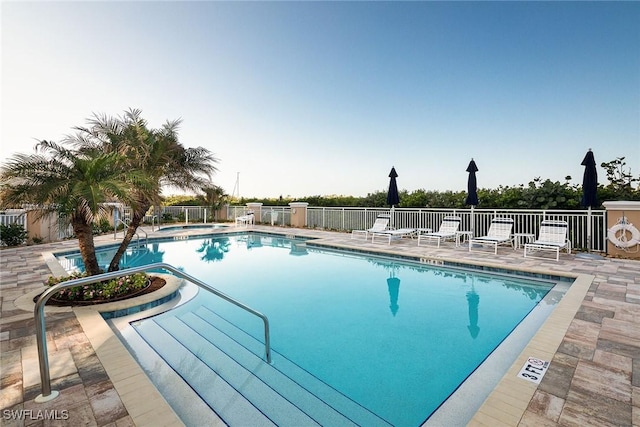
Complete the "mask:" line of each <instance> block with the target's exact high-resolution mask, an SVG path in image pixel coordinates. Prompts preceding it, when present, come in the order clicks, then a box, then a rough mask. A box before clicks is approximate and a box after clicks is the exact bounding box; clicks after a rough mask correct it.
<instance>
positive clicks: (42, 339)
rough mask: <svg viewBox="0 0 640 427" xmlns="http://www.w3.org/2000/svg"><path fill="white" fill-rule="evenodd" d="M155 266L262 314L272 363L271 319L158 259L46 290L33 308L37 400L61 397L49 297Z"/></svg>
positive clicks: (75, 280) (245, 308)
mask: <svg viewBox="0 0 640 427" xmlns="http://www.w3.org/2000/svg"><path fill="white" fill-rule="evenodd" d="M154 269H163V270H167V271H170V272H171V273H173V274H175V275H176V276H178V277H181V278H183V279H186V280H188V281H190V282H191V283H193V284H195V285H197V286H198V287H200V288H203V289H205V290H206V291H209V292H211V293H212V294H214V295H216V296H218V297H220V298H222V299H224V300H225V301H228V302H230V303H232V304H234V305H236V306H238V307H240V308H242V309H243V310H245V311H248V312H249V313H251V314H253V315H256V316H258V317H259V318H261V319H262V321H263V322H264V347H265V358H266V359H267V363H271V345H270V343H269V341H270V339H269V338H270V335H269V319H268V318H267V316H265V315H264V314H262V313H260V312H259V311H256V310H254V309H253V308H251V307H249V306H247V305H245V304H243V303H241V302H240V301H237V300H235V299H233V298H232V297H230V296H228V295H226V294H224V293H223V292H220V291H219V290H217V289H215V288H213V287H212V286H210V285H208V284H206V283H204V282H203V281H201V280H199V279H196V278H195V277H193V276H190V275H188V274H186V273H185V272H183V271H180V270H178V269H177V268H175V267H174V266H172V265H170V264H167V263H164V262H157V263H154V264H147V265H143V266H140V267H132V268H127V269H126V270H120V271H112V272H109V273H104V274H98V275H95V276H89V277H82V278H80V279H74V280H69V281H67V282H62V283H58V284H57V285H54V286H51V287H50V288H49V289H47V290H46V291H44V292H43V293H42V294H41V295H40V298H38V301H37V302H36V305H35V308H34V310H33V313H34V318H35V323H36V343H37V345H38V359H39V362H40V381H41V383H42V394H41V395H39V396H38V397H37V398H36V402H46V401H48V400H51V399H55V398H56V397H57V396H58V392H57V391H53V392H52V391H51V377H50V374H49V358H48V355H47V338H46V326H45V321H44V307H45V304H46V303H47V301H48V300H49V298H51V297H52V296H53V295H54V294H55V293H57V292H58V291H60V290H62V289H67V288H72V287H74V286H81V285H88V284H90V283H96V282H101V281H103V280H111V279H116V278H118V277H121V276H126V275H129V274H134V273H142V272H145V271H148V270H154Z"/></svg>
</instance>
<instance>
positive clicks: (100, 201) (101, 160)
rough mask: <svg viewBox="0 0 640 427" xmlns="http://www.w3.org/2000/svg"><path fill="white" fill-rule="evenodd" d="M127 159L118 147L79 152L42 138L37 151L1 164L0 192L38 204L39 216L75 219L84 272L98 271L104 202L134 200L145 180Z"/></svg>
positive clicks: (17, 200) (19, 201) (17, 202)
mask: <svg viewBox="0 0 640 427" xmlns="http://www.w3.org/2000/svg"><path fill="white" fill-rule="evenodd" d="M123 163H124V158H123V157H121V156H120V155H118V154H115V153H108V154H105V153H102V152H99V151H92V150H87V151H85V152H82V153H80V152H77V151H75V150H68V149H66V148H64V147H62V146H61V145H58V144H56V143H53V142H48V141H41V142H39V143H38V145H36V153H35V154H32V155H26V154H16V155H14V156H13V157H12V158H10V159H9V160H7V162H6V163H5V164H4V165H3V167H2V170H1V172H0V176H1V178H0V179H1V180H2V183H3V186H2V197H3V200H4V201H5V202H6V203H9V204H12V205H16V206H19V205H21V204H24V203H28V204H32V205H35V207H36V208H37V209H38V210H39V215H40V216H41V217H42V216H44V215H46V214H47V213H52V212H55V213H57V214H58V216H59V220H60V221H65V222H67V223H69V224H71V227H72V228H73V232H74V233H75V235H76V237H77V238H78V247H79V249H80V255H81V256H82V260H83V262H84V265H85V269H86V272H87V273H88V274H89V275H94V274H99V273H100V267H99V265H98V260H97V258H96V254H95V246H94V242H93V224H94V223H97V222H98V220H99V219H100V218H104V217H107V216H108V214H109V211H110V208H109V207H108V206H107V205H106V204H105V203H106V202H112V201H115V200H120V201H123V202H131V200H129V198H128V194H129V192H130V191H131V188H132V186H133V185H136V186H137V187H139V188H143V187H144V185H145V182H144V179H143V177H141V176H140V175H138V174H137V173H136V171H126V169H125V168H123V167H122V165H123Z"/></svg>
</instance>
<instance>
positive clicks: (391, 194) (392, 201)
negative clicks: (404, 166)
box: [387, 167, 400, 208]
mask: <svg viewBox="0 0 640 427" xmlns="http://www.w3.org/2000/svg"><path fill="white" fill-rule="evenodd" d="M397 177H398V174H397V173H396V168H395V167H392V168H391V172H389V178H391V180H390V181H389V191H388V192H387V204H388V205H389V206H391V207H392V208H393V206H394V205H397V204H399V203H400V194H398V183H397V182H396V178H397Z"/></svg>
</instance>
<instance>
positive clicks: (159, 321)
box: [136, 307, 389, 426]
mask: <svg viewBox="0 0 640 427" xmlns="http://www.w3.org/2000/svg"><path fill="white" fill-rule="evenodd" d="M136 330H138V332H139V333H140V335H141V336H142V337H143V338H144V339H145V340H146V341H147V342H149V343H150V344H151V345H152V346H153V347H154V348H156V349H157V350H156V351H158V353H159V354H160V355H161V356H162V357H163V358H164V359H165V360H166V361H167V363H169V365H171V367H172V368H173V369H174V370H175V371H176V372H177V373H178V374H179V375H181V376H182V377H184V378H185V379H186V380H187V381H188V382H189V383H190V384H191V385H192V387H193V388H194V389H195V390H196V391H197V392H198V394H199V395H200V396H201V397H202V398H203V399H204V400H205V401H207V402H208V404H209V405H210V406H211V407H212V408H213V409H214V410H215V411H216V412H217V413H218V414H219V415H220V417H221V418H223V419H224V420H225V422H226V423H228V424H229V425H232V426H233V425H252V426H254V425H255V426H261V425H273V424H272V423H275V424H276V425H279V426H287V425H291V426H299V425H300V426H306V425H332V426H354V425H363V426H364V425H366V426H389V424H388V423H387V422H385V421H384V420H382V419H381V418H379V417H378V416H376V415H375V414H373V413H371V412H370V411H368V410H367V409H365V408H363V407H362V406H360V405H358V404H357V403H355V402H353V401H352V400H350V399H348V398H347V397H345V396H344V395H342V394H340V393H339V392H337V391H336V390H334V389H332V388H331V387H329V386H328V385H326V384H325V383H323V382H321V381H319V380H318V379H317V378H315V377H313V376H312V375H311V374H309V373H308V372H306V371H304V370H303V369H301V368H300V367H299V366H297V365H295V364H294V363H293V362H291V361H289V360H287V359H286V358H284V357H282V356H281V355H280V354H278V353H277V352H273V365H269V364H267V363H266V362H265V361H264V358H263V353H264V344H262V343H260V342H259V341H258V340H256V339H255V338H253V337H252V336H250V335H248V334H246V333H245V332H244V331H242V330H240V329H238V328H236V327H235V326H233V325H232V324H230V323H229V322H227V321H226V320H224V319H223V318H221V317H219V316H218V315H217V314H215V313H214V312H212V311H211V310H209V309H207V308H205V307H199V308H197V309H195V310H194V311H193V312H186V313H182V314H179V315H178V316H177V317H167V318H164V317H163V316H158V317H156V318H152V319H147V320H145V321H144V322H141V323H140V324H138V325H137V326H136ZM214 343H215V344H214ZM210 366H211V368H210ZM283 372H286V375H285V374H284V373H283ZM238 392H239V393H240V394H241V395H242V396H244V397H245V398H246V399H247V400H243V399H238V398H237V394H236V393H238ZM249 402H251V403H249ZM345 414H346V415H345Z"/></svg>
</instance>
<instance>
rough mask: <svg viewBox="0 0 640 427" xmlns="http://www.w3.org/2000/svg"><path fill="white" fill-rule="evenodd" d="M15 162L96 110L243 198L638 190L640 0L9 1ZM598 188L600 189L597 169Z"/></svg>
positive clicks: (7, 47) (8, 72)
mask: <svg viewBox="0 0 640 427" xmlns="http://www.w3.org/2000/svg"><path fill="white" fill-rule="evenodd" d="M0 7H1V19H2V22H1V23H2V124H1V125H2V152H1V157H2V159H4V158H6V157H7V156H8V155H10V154H12V153H15V152H17V151H22V152H31V151H32V147H33V145H34V144H35V140H36V139H51V140H59V139H61V137H62V136H63V135H64V134H67V133H70V132H71V128H72V127H73V126H75V125H83V124H84V123H85V119H86V118H87V117H89V116H90V115H91V114H92V113H93V112H97V113H106V114H109V115H119V114H121V113H122V112H123V111H124V110H126V109H128V108H130V107H133V108H139V109H142V110H143V113H144V114H143V115H144V117H145V118H146V119H147V120H148V121H149V123H150V125H151V126H152V127H159V126H160V125H161V124H162V123H163V122H164V121H165V120H167V119H176V118H182V119H183V125H182V128H181V132H180V137H181V142H182V143H183V144H184V145H185V146H189V147H195V146H203V147H206V148H208V149H210V150H211V151H213V152H214V153H215V155H216V156H217V157H218V158H219V159H220V164H219V173H218V174H217V175H216V176H215V178H214V181H215V183H216V184H217V185H220V186H222V187H223V188H224V189H225V190H226V191H227V192H228V193H231V192H232V191H233V189H234V184H235V182H236V174H237V173H238V172H239V173H240V195H241V196H245V197H254V196H255V197H278V196H280V195H283V196H293V197H301V196H305V195H330V194H342V195H354V196H361V195H366V194H367V193H369V192H374V191H380V190H386V187H387V185H388V178H387V175H388V173H389V170H390V169H391V167H392V166H395V167H396V170H397V171H398V175H399V177H398V186H399V188H400V189H406V190H408V191H414V190H417V189H420V188H424V189H426V190H440V191H441V190H454V191H458V190H464V189H465V188H466V179H467V174H466V172H465V169H466V167H467V164H468V162H469V160H470V159H471V158H472V157H473V158H474V159H475V160H476V163H477V164H478V168H479V169H480V171H479V172H478V174H477V176H478V185H479V186H480V187H482V188H497V187H498V186H499V185H505V186H507V185H509V186H513V185H518V184H526V183H528V182H529V181H530V180H532V179H533V178H535V177H542V178H543V179H547V178H549V179H552V180H554V181H556V180H557V181H563V180H564V177H565V176H567V175H571V176H572V177H573V180H572V182H573V183H581V180H582V173H583V167H582V166H580V162H581V161H582V158H583V157H584V154H585V153H586V151H587V149H589V148H592V149H593V151H594V153H595V157H596V162H597V163H598V165H599V164H600V163H601V162H604V161H610V160H613V159H615V158H616V157H621V156H626V161H627V164H628V166H629V167H630V168H631V171H632V172H633V173H634V175H636V176H637V175H638V174H640V3H638V2H64V3H58V2H42V3H38V2H25V3H23V2H6V1H3V2H2V3H1V6H0ZM598 172H599V180H600V182H601V183H605V181H606V180H605V173H604V170H602V169H601V168H600V167H599V169H598Z"/></svg>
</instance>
